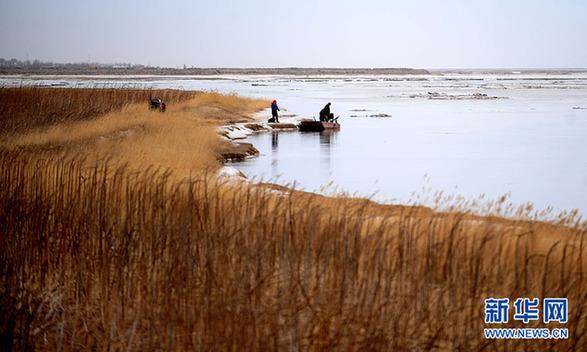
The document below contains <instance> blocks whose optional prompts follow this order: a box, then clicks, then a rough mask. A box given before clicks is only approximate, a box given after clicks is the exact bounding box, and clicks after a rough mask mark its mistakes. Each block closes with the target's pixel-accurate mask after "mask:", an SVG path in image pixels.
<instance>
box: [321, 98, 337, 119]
mask: <svg viewBox="0 0 587 352" xmlns="http://www.w3.org/2000/svg"><path fill="white" fill-rule="evenodd" d="M333 119H334V114H332V113H330V102H329V103H328V104H326V106H324V108H323V109H322V110H320V121H324V122H328V121H330V120H333Z"/></svg>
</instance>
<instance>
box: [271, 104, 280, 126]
mask: <svg viewBox="0 0 587 352" xmlns="http://www.w3.org/2000/svg"><path fill="white" fill-rule="evenodd" d="M278 111H279V106H277V100H273V102H272V103H271V116H272V118H271V120H273V121H272V122H277V123H279V116H278V114H277V112H278Z"/></svg>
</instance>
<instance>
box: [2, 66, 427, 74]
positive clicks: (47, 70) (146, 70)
mask: <svg viewBox="0 0 587 352" xmlns="http://www.w3.org/2000/svg"><path fill="white" fill-rule="evenodd" d="M366 74H371V75H426V74H430V71H428V70H424V69H413V68H373V69H371V68H301V67H289V68H185V69H180V68H157V67H143V68H135V67H131V68H126V67H125V68H113V67H90V66H88V67H71V68H69V67H42V68H32V67H2V68H0V75H157V76H159V75H160V76H214V75H293V76H305V75H366Z"/></svg>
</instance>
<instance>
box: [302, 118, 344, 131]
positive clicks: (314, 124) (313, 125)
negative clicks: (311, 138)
mask: <svg viewBox="0 0 587 352" xmlns="http://www.w3.org/2000/svg"><path fill="white" fill-rule="evenodd" d="M298 129H299V130H300V131H302V132H322V131H324V130H333V131H338V130H340V124H339V123H338V122H322V121H314V120H302V121H300V124H299V125H298Z"/></svg>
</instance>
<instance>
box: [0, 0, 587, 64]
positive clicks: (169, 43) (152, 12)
mask: <svg viewBox="0 0 587 352" xmlns="http://www.w3.org/2000/svg"><path fill="white" fill-rule="evenodd" d="M0 33H1V34H0V35H1V36H0V57H3V58H13V57H14V58H18V59H27V58H28V59H30V60H33V59H41V60H44V61H55V62H80V61H85V62H87V61H92V62H101V63H113V62H131V63H138V64H150V65H160V66H171V67H176V66H183V65H184V64H185V65H187V66H198V67H290V66H297V67H416V68H587V0H558V1H556V0H509V1H506V0H483V1H478V0H442V1H440V0H411V1H408V0H405V1H395V0H356V1H347V0H325V1H320V0H313V1H312V0H309V1H306V0H299V1H278V0H273V1H267V0H248V1H243V0H241V1H230V0H216V1H187V0H172V1H150V0H145V1H138V0H126V1H124V0H118V1H114V0H101V1H94V0H53V1H48V0H44V1H41V0H38V1H32V0H14V1H6V0H0Z"/></svg>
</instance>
